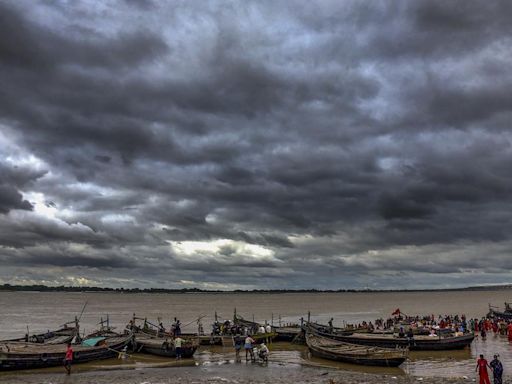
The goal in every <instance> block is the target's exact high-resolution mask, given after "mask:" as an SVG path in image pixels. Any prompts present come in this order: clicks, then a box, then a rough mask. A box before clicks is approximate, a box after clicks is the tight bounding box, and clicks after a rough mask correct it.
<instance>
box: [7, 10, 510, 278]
mask: <svg viewBox="0 0 512 384" xmlns="http://www.w3.org/2000/svg"><path fill="white" fill-rule="evenodd" d="M0 7H1V9H0V18H1V19H0V69H1V71H0V81H1V82H2V89H1V90H0V124H2V125H1V126H2V127H3V126H5V127H7V128H8V130H5V132H3V131H2V132H1V134H0V143H2V144H5V147H6V148H10V147H12V148H16V149H15V150H12V149H6V150H5V151H6V153H9V154H10V157H11V158H12V159H14V160H12V161H14V162H16V161H19V162H20V166H19V167H18V168H14V167H10V166H7V165H2V166H1V168H0V212H1V213H2V215H0V245H1V246H2V247H4V248H3V249H4V250H6V252H7V250H8V251H9V252H11V251H12V250H15V254H16V257H9V258H5V259H3V262H2V264H3V265H2V267H4V266H5V267H6V268H7V267H9V266H13V265H16V266H22V268H24V269H25V270H26V271H27V276H28V275H30V278H31V279H32V278H33V277H34V276H36V275H37V273H36V272H34V271H33V269H32V268H31V265H32V266H41V267H44V269H45V272H44V273H45V274H51V273H52V272H51V271H52V268H57V269H58V268H61V270H66V271H73V273H75V272H76V271H77V268H79V269H80V273H81V274H84V275H87V271H92V270H95V268H108V269H109V271H110V272H111V275H112V280H109V278H108V276H102V278H103V279H105V280H104V281H105V285H108V284H109V281H110V282H112V284H119V281H122V279H123V278H126V276H132V275H134V276H136V279H137V280H134V281H137V284H138V283H141V284H147V285H151V282H161V281H166V279H165V278H162V274H166V273H167V274H169V276H172V278H173V279H175V281H177V280H180V279H181V280H194V281H197V282H198V284H203V283H204V284H206V282H208V283H214V284H225V285H226V286H239V285H241V284H242V285H243V284H247V285H251V286H258V285H265V286H279V287H283V286H290V287H300V286H303V287H304V286H305V285H307V284H311V286H315V287H318V286H322V284H323V285H325V286H326V287H330V288H333V287H334V288H336V285H339V284H340V283H339V281H340V278H339V276H343V278H345V279H346V281H347V284H353V285H356V286H360V285H361V284H364V280H365V278H367V277H368V276H371V277H372V279H373V278H375V284H377V285H379V284H380V285H381V286H389V285H390V284H393V283H392V281H393V276H392V274H393V273H401V274H403V276H405V277H404V279H405V281H407V282H408V284H411V286H413V285H415V284H417V285H422V286H424V285H428V284H432V283H433V282H434V281H435V277H432V276H434V275H435V274H437V273H442V274H449V275H450V276H456V277H457V279H459V280H458V281H470V278H469V277H467V276H469V274H468V273H469V272H467V271H468V270H469V269H470V268H471V265H473V266H475V268H480V270H481V274H479V275H478V277H476V279H477V280H478V281H482V282H485V281H488V280H489V279H490V278H489V276H488V275H489V274H493V275H494V276H497V275H498V274H496V273H495V271H494V270H492V269H490V268H487V267H485V263H483V262H482V260H484V259H483V258H482V257H481V256H478V252H476V251H477V250H478V251H482V252H483V250H485V249H486V248H485V247H487V249H489V255H488V258H487V259H485V260H486V261H487V262H488V263H489V264H494V265H497V266H500V267H501V268H505V269H506V268H508V267H509V266H508V263H507V262H506V261H505V260H504V258H503V255H504V254H506V252H507V251H508V250H510V247H509V245H508V244H509V241H510V234H509V233H508V232H507V230H506V229H507V225H508V222H509V221H510V215H511V212H510V209H509V205H510V203H511V197H510V194H509V191H510V190H511V188H512V185H511V184H512V183H511V180H512V178H511V173H510V166H509V164H510V161H511V160H512V150H511V143H512V137H511V136H510V132H509V125H510V111H511V105H510V100H511V99H510V97H509V96H508V91H507V90H508V89H509V88H510V84H511V79H512V71H511V70H510V66H509V65H508V62H509V61H510V57H511V50H510V49H509V46H510V44H509V40H510V38H509V37H508V36H509V35H510V33H509V32H510V22H509V20H508V15H509V14H510V12H509V11H510V9H509V8H510V5H509V4H508V3H506V2H494V3H485V4H484V3H478V2H458V1H456V2H453V3H449V4H447V3H445V2H437V1H428V2H427V1H418V2H414V3H411V2H406V1H404V2H396V3H392V4H390V3H386V2H379V3H376V2H360V1H357V2H356V1H354V2H350V1H349V2H338V3H336V2H335V3H296V4H294V5H293V6H291V5H289V4H286V3H265V2H264V3H240V4H238V3H236V4H223V3H219V4H212V5H211V6H209V7H204V6H203V4H201V3H196V2H186V3H175V4H162V3H156V2H151V1H144V2H138V1H137V2H133V1H119V2H115V3H112V4H107V5H105V6H104V7H103V8H101V10H99V9H98V8H95V7H90V6H88V5H86V4H76V5H75V6H70V7H62V6H60V5H59V4H53V3H37V4H34V5H33V6H31V7H28V6H27V5H26V3H1V4H0ZM2 31H3V32H4V33H1V32H2ZM2 150H3V148H0V154H1V153H2V152H1V151H2ZM9 151H10V152H9ZM20 151H21V152H22V153H21V154H19V156H18V154H17V153H16V152H20ZM30 156H33V157H35V158H37V159H39V160H40V163H41V164H43V165H42V166H41V165H39V166H35V165H29V166H27V165H21V163H23V161H21V160H20V159H22V158H23V159H27V158H29V157H30ZM24 164H26V161H25V163H24ZM41 168H44V170H42V169H41ZM29 194H33V195H34V194H35V195H36V196H40V195H41V196H42V199H43V200H44V202H46V203H49V202H52V204H45V203H44V202H43V203H42V204H44V209H43V207H42V206H39V205H38V204H41V202H38V201H30V202H29V201H28V200H31V199H28V198H27V197H26V196H28V195H29ZM38 208H39V209H38ZM45 209H46V210H50V211H51V212H53V213H52V215H53V216H52V215H50V216H49V217H47V216H45V214H43V213H41V211H44V210H45ZM218 239H227V240H232V241H234V242H243V243H246V244H250V245H253V246H260V247H264V248H265V249H266V250H268V251H269V252H271V254H272V255H273V256H272V258H260V259H258V258H255V259H250V258H248V257H247V255H245V256H244V255H243V254H238V253H237V251H238V250H237V249H236V247H231V246H226V247H225V248H223V249H222V250H221V251H220V252H218V254H216V255H210V256H215V257H213V259H210V258H205V257H204V254H201V253H193V254H191V255H189V257H188V258H185V257H184V256H183V255H180V254H177V253H175V252H173V251H172V249H171V247H170V245H169V242H176V241H197V242H201V241H215V240H218ZM64 244H67V245H69V246H70V247H76V248H78V249H81V250H82V251H77V252H74V253H73V254H72V256H71V257H65V256H63V253H60V252H61V251H59V250H62V249H63V247H64ZM451 246H455V248H454V249H453V250H451V251H450V252H448V253H444V255H445V256H446V258H445V259H442V260H440V259H439V258H438V257H437V256H436V255H437V253H438V252H441V251H443V252H444V249H446V247H451ZM407 247H411V249H416V251H415V252H414V255H413V256H412V257H409V258H408V257H406V256H405V255H404V254H403V249H404V248H407ZM468 253H470V254H471V257H469V258H467V259H465V258H464V255H467V254H468ZM326 266H328V268H329V270H328V272H326V271H325V268H326ZM127 268H128V269H130V270H131V273H129V272H127ZM2 269H3V268H2ZM173 269H178V270H180V272H182V273H181V276H177V275H175V274H173V273H172V270H173ZM390 269H393V270H392V271H390ZM5 270H7V269H5ZM29 272H30V274H29ZM41 273H42V272H41ZM472 273H473V272H472ZM91 274H92V273H91ZM280 275H281V276H284V278H280ZM41 276H42V275H41ZM45 276H47V275H45ZM304 276H307V279H306V280H304ZM379 276H380V277H379ZM471 276H473V277H475V275H474V273H473V274H472V275H471ZM415 277H418V279H415ZM1 278H2V274H0V279H1ZM500 278H502V277H500ZM503 278H505V277H503ZM116 279H117V280H116ZM420 280H421V281H420ZM134 284H135V283H134ZM173 284H178V285H179V283H175V282H173ZM347 288H350V287H347Z"/></svg>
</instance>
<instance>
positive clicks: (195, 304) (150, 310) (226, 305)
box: [0, 291, 512, 381]
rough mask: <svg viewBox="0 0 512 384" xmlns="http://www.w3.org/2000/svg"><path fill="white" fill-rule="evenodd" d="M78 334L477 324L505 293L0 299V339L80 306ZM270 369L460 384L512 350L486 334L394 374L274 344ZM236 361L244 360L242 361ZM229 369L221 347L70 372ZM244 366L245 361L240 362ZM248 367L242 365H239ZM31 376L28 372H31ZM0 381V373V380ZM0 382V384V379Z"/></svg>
mask: <svg viewBox="0 0 512 384" xmlns="http://www.w3.org/2000/svg"><path fill="white" fill-rule="evenodd" d="M85 301H87V302H88V304H87V307H86V310H85V312H84V315H83V318H82V321H81V326H82V330H84V329H85V331H86V332H90V331H92V330H94V329H95V328H96V326H97V325H96V324H97V323H98V321H99V318H100V317H104V318H105V317H106V316H107V314H108V315H109V318H110V319H111V322H112V324H114V325H116V326H117V327H118V329H122V328H123V327H124V325H125V324H126V323H127V321H128V320H129V318H130V317H131V316H132V313H133V311H134V310H136V312H137V314H138V315H139V316H147V317H148V319H156V318H158V317H161V318H162V321H163V322H164V324H166V325H168V324H169V322H170V321H171V319H172V318H174V317H175V316H177V317H179V318H180V320H181V321H182V323H183V324H187V323H189V324H188V325H187V326H186V327H185V329H184V331H189V332H194V331H196V326H197V325H196V322H195V319H197V318H198V317H199V316H200V315H207V316H206V317H205V318H204V319H203V324H204V327H205V330H207V329H208V325H209V324H210V323H211V322H212V321H213V313H214V312H215V311H217V313H218V315H219V317H220V318H221V319H227V318H230V317H231V316H232V314H233V310H234V308H235V307H236V308H237V312H238V313H239V314H241V315H243V316H245V317H247V318H249V319H252V315H253V314H254V316H255V319H256V320H257V321H263V320H268V321H271V319H272V318H273V319H274V323H277V322H278V321H279V320H278V319H279V317H281V320H282V321H283V322H286V321H295V322H296V321H298V320H299V319H300V317H302V316H303V317H306V316H307V311H308V310H310V311H311V314H312V318H313V319H314V320H317V321H320V322H327V321H328V319H329V318H330V317H334V318H335V325H343V322H344V321H345V322H359V321H362V320H374V319H375V318H377V317H387V316H388V315H389V313H391V311H392V310H394V309H395V308H396V307H398V306H399V307H400V308H401V309H402V310H404V311H406V312H407V313H419V314H425V313H434V314H448V313H459V314H462V313H465V314H467V315H468V316H469V317H481V316H483V315H484V314H485V312H486V311H487V303H488V302H494V303H499V302H503V301H510V298H509V297H508V296H507V293H506V292H500V291H496V292H495V291H489V292H485V291H480V292H429V293H424V292H405V293H404V292H402V293H393V292H391V293H332V294H195V295H179V294H175V295H172V294H162V295H160V294H112V293H21V292H0V307H1V308H2V309H3V310H2V316H1V317H0V339H5V338H11V337H20V336H23V335H24V333H25V332H26V327H27V326H28V327H29V330H30V332H37V331H46V330H48V329H55V328H56V327H57V326H58V325H60V324H62V323H64V322H65V321H68V320H71V319H72V318H73V317H74V316H75V315H77V314H79V313H80V310H81V309H82V306H83V304H84V302H85ZM270 349H271V355H270V359H271V362H270V364H269V366H268V369H279V367H283V366H284V365H286V366H293V365H297V366H299V367H300V366H305V365H307V366H318V367H324V368H327V367H330V368H335V369H340V370H346V371H354V372H367V373H378V374H389V375H394V376H399V375H404V374H410V375H414V376H443V377H462V376H471V375H474V373H473V372H474V367H475V363H476V358H477V355H479V354H480V353H482V354H484V355H485V357H486V358H487V359H488V360H491V359H492V355H494V354H496V353H497V354H499V355H500V358H501V360H502V361H503V364H504V366H505V376H509V377H510V376H511V375H510V372H508V370H507V367H512V345H510V344H509V342H508V341H507V339H506V337H503V336H494V335H492V333H491V334H489V336H488V337H487V339H486V340H481V339H480V338H478V337H477V338H476V339H475V341H474V342H473V344H472V346H471V349H466V350H462V351H445V352H440V351H435V352H411V353H410V359H409V360H408V361H407V362H406V363H404V364H403V365H402V366H401V367H399V368H381V367H363V366H357V365H351V364H344V363H337V362H332V361H328V360H323V359H318V358H312V357H311V356H310V354H309V353H308V350H307V348H306V347H305V346H298V345H293V344H289V343H274V344H272V345H271V346H270ZM242 357H244V356H242ZM231 364H233V365H234V364H236V363H235V361H234V351H233V350H232V348H229V347H216V346H215V347H201V348H200V349H199V350H198V351H197V353H196V355H195V356H194V358H193V359H192V360H189V361H182V362H175V361H172V360H171V361H169V360H168V359H166V358H163V357H156V356H150V355H142V354H135V355H133V356H131V357H130V358H129V359H126V360H118V359H111V360H106V361H100V362H92V363H87V364H82V365H76V366H74V367H73V369H74V371H75V372H84V371H90V370H97V369H101V370H107V369H110V370H119V369H142V368H147V367H167V366H175V365H179V366H192V369H196V368H193V367H194V366H197V367H198V368H199V369H208V367H213V366H221V365H222V366H228V365H231ZM242 366H244V367H245V366H246V365H245V359H243V361H242ZM247 366H249V365H247ZM33 372H34V371H31V373H33ZM38 372H47V373H48V372H50V373H51V372H59V374H61V373H62V368H61V367H57V368H49V369H43V370H38ZM2 375H3V374H0V378H1V377H2ZM0 381H1V380H0Z"/></svg>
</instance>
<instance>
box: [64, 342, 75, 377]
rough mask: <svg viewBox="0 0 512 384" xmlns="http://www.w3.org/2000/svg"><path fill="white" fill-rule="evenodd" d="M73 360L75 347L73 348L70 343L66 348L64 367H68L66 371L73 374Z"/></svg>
mask: <svg viewBox="0 0 512 384" xmlns="http://www.w3.org/2000/svg"><path fill="white" fill-rule="evenodd" d="M72 362H73V348H71V343H68V347H67V349H66V357H65V358H64V368H66V373H67V374H68V375H69V374H71V363H72Z"/></svg>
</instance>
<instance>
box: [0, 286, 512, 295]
mask: <svg viewBox="0 0 512 384" xmlns="http://www.w3.org/2000/svg"><path fill="white" fill-rule="evenodd" d="M508 289H512V284H506V285H493V286H477V287H466V288H451V289H409V290H408V289H388V290H386V289H379V290H372V289H338V290H332V289H327V290H321V289H254V290H242V289H235V290H233V291H226V290H205V289H199V288H171V289H170V288H108V287H87V286H64V285H59V286H48V285H41V284H36V285H11V284H3V285H0V291H29V292H30V291H33V292H117V293H329V292H331V293H334V292H425V291H483V290H508Z"/></svg>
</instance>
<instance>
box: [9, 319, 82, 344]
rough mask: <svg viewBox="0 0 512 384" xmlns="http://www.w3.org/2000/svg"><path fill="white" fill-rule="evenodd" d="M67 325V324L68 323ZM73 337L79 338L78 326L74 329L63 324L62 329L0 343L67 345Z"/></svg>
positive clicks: (27, 334)
mask: <svg viewBox="0 0 512 384" xmlns="http://www.w3.org/2000/svg"><path fill="white" fill-rule="evenodd" d="M68 324H69V323H68ZM74 337H79V327H78V324H77V325H76V326H74V327H70V326H67V324H65V325H64V326H63V327H62V328H59V329H57V330H54V331H47V332H45V333H39V334H33V335H30V334H29V333H28V332H27V333H26V334H25V336H24V337H20V338H16V339H8V340H0V343H12V342H21V343H23V342H24V343H34V344H67V343H69V342H71V340H73V338H74Z"/></svg>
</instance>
